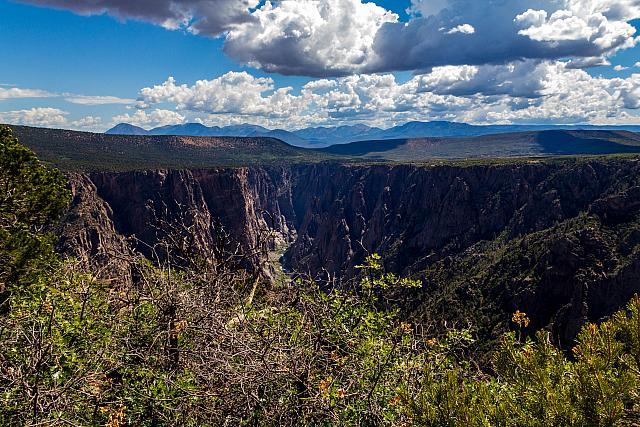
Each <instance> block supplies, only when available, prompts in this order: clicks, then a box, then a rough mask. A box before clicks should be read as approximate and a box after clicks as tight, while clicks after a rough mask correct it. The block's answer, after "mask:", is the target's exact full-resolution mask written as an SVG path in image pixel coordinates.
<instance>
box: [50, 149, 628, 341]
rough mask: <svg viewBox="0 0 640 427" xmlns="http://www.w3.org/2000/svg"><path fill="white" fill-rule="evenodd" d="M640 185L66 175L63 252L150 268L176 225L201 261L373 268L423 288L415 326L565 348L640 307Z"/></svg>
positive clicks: (309, 169)
mask: <svg viewBox="0 0 640 427" xmlns="http://www.w3.org/2000/svg"><path fill="white" fill-rule="evenodd" d="M639 172H640V163H639V162H638V160H637V159H635V158H608V159H584V160H575V159H573V160H572V159H565V160H549V161H525V160H523V161H513V162H507V163H502V164H499V163H493V164H475V165H474V164H472V165H464V164H457V165H456V164H442V165H436V166H416V165H368V166H367V165H339V164H311V165H296V166H283V167H250V168H235V169H210V170H190V171H147V172H123V173H108V172H104V173H91V174H71V175H69V178H70V182H71V184H72V186H73V188H74V194H75V195H76V197H75V201H74V206H73V208H72V210H71V212H70V215H69V218H68V220H67V225H66V228H65V229H64V230H63V232H62V235H63V240H62V242H63V247H64V248H66V251H67V252H69V253H71V254H73V255H76V256H80V257H81V258H83V259H86V260H94V261H93V262H98V263H101V264H103V265H104V264H105V263H106V262H107V260H109V259H111V255H110V254H113V253H117V252H119V251H126V250H131V251H137V252H139V253H142V254H144V255H146V256H147V257H151V256H152V251H151V249H150V248H152V247H154V245H155V244H157V242H158V241H159V239H160V237H161V236H160V235H159V233H158V230H159V229H162V228H163V227H165V226H166V224H173V225H174V226H177V225H179V226H180V227H183V229H185V230H189V234H190V235H191V236H192V238H193V244H194V245H196V247H197V248H198V251H199V252H200V253H201V254H205V255H206V254H215V253H216V251H217V250H218V245H219V240H220V236H221V230H222V229H224V230H225V231H226V233H228V238H229V239H230V241H232V242H234V243H233V244H235V245H238V247H240V248H242V249H243V250H244V251H246V252H247V253H249V252H252V248H255V247H256V246H260V245H267V246H269V247H270V248H271V249H275V248H276V247H284V246H288V249H287V251H286V253H285V254H284V257H283V260H284V263H285V265H286V266H287V267H288V268H289V269H290V270H292V271H296V272H299V273H305V274H309V275H311V276H312V277H315V278H318V279H320V280H326V279H329V278H336V279H338V280H348V279H349V278H352V277H354V276H355V275H356V272H357V270H356V269H355V268H354V266H355V265H357V264H359V263H361V262H362V260H363V259H364V257H365V256H366V255H367V254H369V253H374V252H377V253H380V254H382V255H383V256H384V259H385V264H386V266H387V268H388V269H389V270H391V271H394V272H397V273H401V274H411V275H416V276H417V277H420V278H422V279H424V280H423V281H424V287H423V289H422V290H421V291H420V292H416V293H412V294H406V295H402V296H400V297H401V298H402V299H403V303H402V306H403V308H404V309H405V311H406V313H407V316H419V317H423V318H424V317H435V313H438V312H439V311H442V312H443V313H441V316H440V318H442V319H445V318H449V319H451V320H452V321H456V320H460V319H473V321H474V324H475V326H476V327H477V328H478V330H480V331H482V333H486V334H489V335H492V336H493V335H494V333H496V331H497V330H498V329H500V328H501V327H503V326H504V325H505V324H507V323H508V319H509V316H510V313H513V312H514V311H515V310H517V309H520V310H526V311H527V312H528V313H529V315H530V316H531V318H532V321H533V322H532V323H533V325H535V326H536V327H545V326H550V327H554V328H555V330H556V333H557V336H558V337H559V338H560V339H561V340H562V342H565V343H566V342H569V341H570V340H571V338H573V336H575V332H576V331H577V327H578V326H579V325H581V324H582V323H584V322H585V321H588V320H598V319H600V318H602V317H603V316H606V315H607V314H609V313H611V312H612V311H613V310H615V309H617V308H619V307H620V306H621V305H623V304H624V303H625V302H626V300H627V299H628V297H629V296H630V295H632V294H633V293H634V292H638V291H640V285H639V283H640V281H639V280H638V279H640V257H639V256H638V251H637V247H638V245H639V244H640V238H638V237H637V236H639V235H640V227H638V230H636V221H637V218H638V213H639V211H640V190H637V186H638V185H640V182H638V181H639V178H638V177H640V174H639ZM562 227H564V228H562ZM132 236H135V238H136V239H137V240H135V241H132V240H131V237H132ZM127 239H129V240H127ZM132 242H137V243H136V244H132ZM100 257H103V258H100ZM88 262H89V261H88ZM250 264H251V265H250V266H248V267H250V268H253V269H254V270H256V271H262V272H263V273H266V274H267V275H269V274H271V273H272V272H271V271H270V269H269V267H268V263H267V260H266V259H263V258H262V257H260V256H257V255H255V256H253V257H252V258H251V260H250ZM600 264H602V265H600ZM113 273H114V274H115V273H116V271H113ZM500 325H502V326H500ZM533 325H532V326H533Z"/></svg>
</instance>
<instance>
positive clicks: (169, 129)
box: [105, 121, 640, 148]
mask: <svg viewBox="0 0 640 427" xmlns="http://www.w3.org/2000/svg"><path fill="white" fill-rule="evenodd" d="M544 130H611V131H623V130H624V131H631V132H640V126H634V125H586V124H584V125H472V124H468V123H460V122H448V121H430V122H420V121H410V122H407V123H404V124H402V125H398V126H394V127H391V128H388V129H382V128H377V127H371V126H367V125H363V124H358V125H342V126H335V127H330V126H329V127H323V126H320V127H309V128H303V129H298V130H294V131H288V130H284V129H268V128H265V127H262V126H257V125H247V124H244V125H231V126H225V127H219V126H212V127H207V126H205V125H202V124H199V123H186V124H181V125H170V126H162V127H158V128H153V129H150V130H145V129H143V128H140V127H137V126H133V125H129V124H126V123H120V124H118V125H116V126H115V127H113V128H111V129H109V130H108V131H106V132H105V133H106V134H110V135H177V136H236V137H247V136H251V137H276V138H278V139H281V140H282V141H284V142H286V143H288V144H290V145H294V146H297V147H303V148H325V147H329V146H332V145H339V144H347V143H352V142H359V141H372V140H392V139H411V138H430V137H470V136H485V135H494V134H505V133H515V132H533V131H544ZM129 132H135V133H129Z"/></svg>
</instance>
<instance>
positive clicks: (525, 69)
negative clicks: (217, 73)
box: [122, 60, 640, 129]
mask: <svg viewBox="0 0 640 427" xmlns="http://www.w3.org/2000/svg"><path fill="white" fill-rule="evenodd" d="M161 105H163V106H166V105H173V106H174V108H175V110H176V112H177V113H178V115H177V116H175V117H174V119H175V122H176V123H178V122H180V123H181V122H184V121H185V120H186V121H202V122H205V123H207V124H217V125H220V124H228V123H234V122H235V123H238V122H250V123H256V124H263V125H267V126H271V127H285V128H288V129H291V128H296V127H305V126H310V125H325V124H334V125H335V124H336V123H339V122H344V123H358V122H363V123H367V124H376V125H379V126H390V125H394V124H397V123H401V122H405V121H408V120H455V121H466V122H473V123H492V122H501V123H510V122H521V123H522V122H530V123H542V122H554V123H575V122H601V123H605V122H610V121H611V120H613V119H615V118H616V117H625V118H626V119H627V120H628V121H634V120H637V117H636V119H634V118H633V117H634V114H635V113H634V110H637V109H640V74H632V75H631V76H629V77H628V78H624V79H623V78H614V79H606V78H603V77H593V76H591V75H590V74H588V73H587V72H585V71H583V70H580V69H574V68H571V67H569V66H568V65H567V64H566V63H563V62H557V61H556V62H552V61H535V60H527V61H518V62H514V63H509V64H506V65H480V66H469V65H461V66H445V67H436V68H434V69H433V70H432V71H431V72H429V73H425V74H421V75H416V76H414V77H413V78H411V79H410V80H409V81H407V82H399V81H398V80H397V79H396V77H395V76H394V75H393V74H374V75H368V74H358V75H352V76H347V77H341V78H336V79H320V80H315V81H312V82H310V83H308V84H306V85H304V86H303V87H302V88H301V89H300V91H299V93H295V92H294V90H293V88H290V87H281V88H278V87H276V86H275V83H274V81H273V80H272V79H270V78H258V77H254V76H252V75H251V74H249V73H246V72H242V73H227V74H225V75H223V76H221V77H219V78H216V79H213V80H201V81H198V82H196V83H195V84H192V85H188V84H178V83H177V82H176V81H175V79H173V78H169V79H167V81H165V82H164V83H162V84H159V85H156V86H153V87H148V88H144V89H142V90H141V91H140V95H139V99H138V104H137V106H138V108H140V111H147V110H151V109H153V108H158V107H159V106H161ZM156 111H157V110H156ZM142 117H144V116H142ZM167 120H171V118H168V119H167ZM122 121H127V120H122ZM143 122H144V121H143V120H139V121H138V122H137V123H143Z"/></svg>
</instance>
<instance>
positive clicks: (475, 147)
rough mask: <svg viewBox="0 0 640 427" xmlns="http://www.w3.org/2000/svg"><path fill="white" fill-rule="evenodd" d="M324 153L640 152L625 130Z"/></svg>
mask: <svg viewBox="0 0 640 427" xmlns="http://www.w3.org/2000/svg"><path fill="white" fill-rule="evenodd" d="M321 151H322V152H324V153H329V154H335V155H342V156H355V157H363V158H367V159H385V160H395V161H424V160H430V159H467V158H496V157H535V156H538V157H541V156H560V155H595V154H621V153H640V135H638V134H636V133H632V132H625V131H556V130H549V131H541V132H523V133H512V134H497V135H488V136H477V137H464V138H422V139H396V140H377V141H362V142H354V143H351V144H344V145H335V146H332V147H329V148H325V149H322V150H321Z"/></svg>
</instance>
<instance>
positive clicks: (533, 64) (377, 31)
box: [0, 0, 640, 131]
mask: <svg viewBox="0 0 640 427" xmlns="http://www.w3.org/2000/svg"><path fill="white" fill-rule="evenodd" d="M157 1H158V3H156V4H157V5H159V4H160V3H163V2H164V3H169V4H171V3H172V1H175V0H157ZM231 1H233V2H235V3H229V2H231ZM243 1H244V2H245V3H251V2H254V1H257V0H210V1H209V3H211V4H213V5H214V8H213V9H214V10H215V13H213V15H211V16H210V14H212V12H211V11H210V10H209V9H206V8H203V7H202V6H200V4H199V3H197V2H196V1H195V0H193V4H194V6H192V8H191V9H188V10H187V11H186V12H185V13H186V14H188V16H189V18H190V19H191V21H189V22H187V23H185V22H183V21H181V20H182V19H183V18H184V16H183V15H180V16H173V15H166V16H165V15H162V16H158V15H157V10H153V11H151V10H150V11H149V12H148V14H147V11H145V10H142V11H140V10H135V11H131V10H129V9H127V7H128V6H126V5H125V6H123V4H125V3H122V4H121V3H120V1H119V0H100V1H99V2H97V3H101V6H100V9H95V10H94V9H91V8H92V7H94V5H95V3H96V2H90V1H88V0H77V1H74V0H25V3H18V2H13V1H7V0H0V48H1V49H2V51H3V54H4V55H5V58H10V59H11V62H10V65H8V66H4V67H2V68H1V69H0V85H2V86H0V121H9V122H15V123H23V124H33V125H42V126H56V127H71V128H78V129H85V130H98V131H102V130H105V129H106V128H108V127H110V126H111V125H113V124H115V123H116V122H117V121H119V120H125V121H129V122H132V123H135V124H138V125H141V126H144V127H152V126H155V125H163V124H169V123H175V122H185V121H199V122H203V123H205V124H227V123H238V122H250V123H256V124H263V125H265V126H268V127H288V128H295V127H304V126H312V125H327V124H343V123H367V124H372V125H379V126H390V125H393V124H398V123H401V122H403V121H407V120H433V119H447V120H458V121H467V122H476V123H488V122H514V123H515V122H526V123H530V122H539V123H546V122H571V123H575V122H594V123H595V122H600V123H636V122H640V119H638V113H637V112H638V108H640V89H639V87H640V75H639V74H638V73H640V68H638V66H636V63H637V62H639V61H640V47H639V46H638V45H637V44H638V40H636V37H637V34H633V31H635V28H637V27H638V26H640V25H639V24H640V21H639V20H638V19H639V18H640V16H638V13H639V11H640V4H639V2H638V1H637V0H615V1H614V0H611V1H610V3H611V4H612V6H611V8H610V9H611V10H608V9H606V3H607V1H609V0H602V2H601V3H602V4H603V5H605V6H603V7H601V8H600V9H599V10H593V9H588V8H585V7H584V5H587V4H588V3H589V2H588V1H587V0H561V1H560V2H554V1H552V0H531V1H523V0H511V1H510V2H505V1H504V0H487V1H486V2H478V1H477V0H400V1H399V0H377V1H376V2H375V3H376V4H375V5H371V4H367V2H365V1H364V0H321V1H319V2H318V1H316V2H311V0H304V1H303V0H297V1H298V3H296V2H295V1H293V0H283V1H280V2H273V4H271V5H270V6H269V5H267V6H268V7H269V8H270V9H269V10H267V6H265V5H264V2H261V3H260V4H258V5H250V6H252V7H251V8H248V7H245V8H244V9H243V8H242V7H241V8H240V9H238V6H237V5H238V4H241V3H242V2H243ZM581 1H582V3H584V5H582V4H581ZM292 2H293V3H292ZM489 2H491V5H489ZM563 2H564V3H566V4H564V5H563V4H562V3H563ZM185 3H189V2H185ZM205 3H206V2H205ZM306 3H309V4H307V5H306V6H304V5H305V4H306ZM465 3H466V4H465ZM482 3H485V4H484V6H485V7H484V8H479V7H478V4H482ZM228 4H230V5H231V6H227V5H228ZM318 4H320V6H318V7H323V8H325V9H321V8H318V10H316V9H314V8H315V7H316V6H317V5H318ZM301 5H302V6H301ZM310 5H311V6H310ZM620 5H622V10H623V11H622V12H620V10H618V9H620ZM253 6H256V7H253ZM614 6H616V8H615V9H616V10H615V11H614ZM225 7H227V9H224V8H225ZM229 8H231V9H229ZM410 8H412V9H411V11H410V10H409V9H410ZM236 9H237V10H236ZM241 9H242V10H241ZM227 10H228V17H227V16H224V13H223V11H225V12H226V11H227ZM327 10H328V11H329V12H327ZM487 10H488V11H487ZM316 12H318V13H316ZM555 12H557V13H555ZM171 13H173V12H171ZM323 13H324V15H323V16H321V17H320V15H322V14H323ZM208 14H209V15H208ZM296 14H297V15H296ZM394 14H395V15H394ZM594 17H595V18H594ZM166 19H169V20H171V23H169V24H167V21H166ZM249 19H251V20H249ZM323 19H324V21H323ZM594 19H599V21H598V22H599V24H598V25H599V29H594V28H590V27H589V25H590V23H591V22H594ZM336 20H342V21H341V22H340V24H339V25H331V24H332V23H333V22H332V21H336ZM174 21H175V22H178V24H175V22H174ZM205 21H206V24H207V25H206V27H205V25H204V24H202V23H203V22H205ZM514 22H515V23H517V25H518V27H517V28H516V27H514V25H515V24H514ZM623 26H628V27H629V28H632V29H633V30H629V28H627V29H625V28H624V27H623ZM169 27H170V28H169ZM283 28H284V29H285V30H282V29H283ZM566 28H569V29H570V31H567V30H566ZM603 28H604V30H603ZM278 31H283V32H284V33H286V34H284V35H282V34H276V33H277V32H278ZM567 32H570V33H571V34H567ZM272 33H273V34H275V35H273V36H272V38H269V37H266V36H265V35H270V34H272ZM494 33H495V34H494ZM603 44H606V46H604V47H603ZM503 45H504V46H503ZM567 64H573V65H567ZM593 64H598V66H590V65H593ZM602 64H606V65H602ZM616 66H617V68H614V67H616ZM639 66H640V65H639ZM230 73H231V74H230ZM233 73H240V74H233ZM169 77H172V78H173V80H171V81H169V80H168V79H169ZM197 81H201V82H203V84H200V85H196V82H197ZM575 82H578V83H577V84H576V85H575V86H574V87H571V86H570V85H571V84H572V83H575ZM163 84H164V85H163ZM311 86H313V88H311ZM316 86H317V87H316ZM145 88H146V90H145ZM3 89H4V92H3ZM9 89H13V90H9ZM240 91H241V92H242V93H243V94H242V96H239V95H238V92H240ZM3 93H4V95H3ZM96 97H98V98H96ZM100 97H103V98H100ZM106 97H109V98H106ZM568 98H570V99H568ZM70 101H71V102H70Z"/></svg>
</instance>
